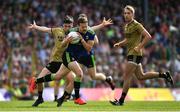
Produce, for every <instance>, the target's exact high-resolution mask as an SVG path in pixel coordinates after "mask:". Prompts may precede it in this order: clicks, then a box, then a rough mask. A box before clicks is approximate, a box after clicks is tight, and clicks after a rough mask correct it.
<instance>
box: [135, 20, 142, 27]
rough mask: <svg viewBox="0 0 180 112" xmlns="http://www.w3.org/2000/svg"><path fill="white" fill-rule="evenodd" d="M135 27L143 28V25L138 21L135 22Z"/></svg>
mask: <svg viewBox="0 0 180 112" xmlns="http://www.w3.org/2000/svg"><path fill="white" fill-rule="evenodd" d="M133 25H134V26H136V27H137V26H142V24H141V23H140V22H138V21H136V20H134V21H133Z"/></svg>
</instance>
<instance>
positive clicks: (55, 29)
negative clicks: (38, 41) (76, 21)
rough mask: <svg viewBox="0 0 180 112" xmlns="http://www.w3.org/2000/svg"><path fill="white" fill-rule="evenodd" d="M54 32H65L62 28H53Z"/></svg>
mask: <svg viewBox="0 0 180 112" xmlns="http://www.w3.org/2000/svg"><path fill="white" fill-rule="evenodd" d="M51 30H52V31H63V28H62V27H54V28H51Z"/></svg>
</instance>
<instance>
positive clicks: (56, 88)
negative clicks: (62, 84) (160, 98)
mask: <svg viewBox="0 0 180 112" xmlns="http://www.w3.org/2000/svg"><path fill="white" fill-rule="evenodd" d="M58 94H59V81H54V101H57V97H58Z"/></svg>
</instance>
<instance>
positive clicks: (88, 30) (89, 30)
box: [87, 26, 95, 35]
mask: <svg viewBox="0 0 180 112" xmlns="http://www.w3.org/2000/svg"><path fill="white" fill-rule="evenodd" d="M87 32H88V33H90V34H92V35H95V32H94V30H93V29H92V28H91V27H89V26H88V29H87Z"/></svg>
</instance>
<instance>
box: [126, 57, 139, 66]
mask: <svg viewBox="0 0 180 112" xmlns="http://www.w3.org/2000/svg"><path fill="white" fill-rule="evenodd" d="M127 61H131V62H134V63H137V64H139V63H141V62H142V56H135V55H129V56H127Z"/></svg>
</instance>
